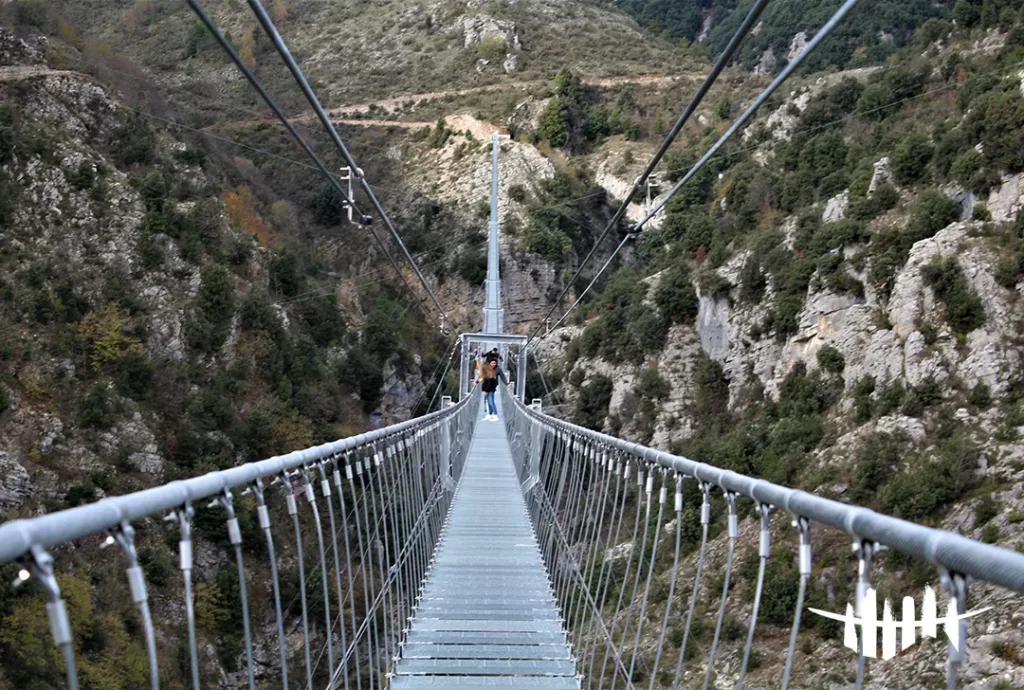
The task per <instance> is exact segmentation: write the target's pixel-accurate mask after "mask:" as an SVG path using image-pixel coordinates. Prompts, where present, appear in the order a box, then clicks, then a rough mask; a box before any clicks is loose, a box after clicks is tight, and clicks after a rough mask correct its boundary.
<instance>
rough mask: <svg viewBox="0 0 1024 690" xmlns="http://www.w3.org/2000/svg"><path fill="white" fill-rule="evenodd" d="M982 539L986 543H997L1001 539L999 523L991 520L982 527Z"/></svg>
mask: <svg viewBox="0 0 1024 690" xmlns="http://www.w3.org/2000/svg"><path fill="white" fill-rule="evenodd" d="M981 540H982V541H983V542H985V543H986V544H995V543H996V542H997V541H999V525H997V524H995V523H992V522H990V523H988V524H987V525H985V526H984V527H982V528H981Z"/></svg>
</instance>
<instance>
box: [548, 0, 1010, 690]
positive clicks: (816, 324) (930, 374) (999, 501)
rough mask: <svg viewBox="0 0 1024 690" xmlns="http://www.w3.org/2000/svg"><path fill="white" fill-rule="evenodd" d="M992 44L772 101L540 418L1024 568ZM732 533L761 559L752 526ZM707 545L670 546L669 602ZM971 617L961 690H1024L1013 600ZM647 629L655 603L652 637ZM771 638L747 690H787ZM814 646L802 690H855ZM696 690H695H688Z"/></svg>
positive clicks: (928, 652)
mask: <svg viewBox="0 0 1024 690" xmlns="http://www.w3.org/2000/svg"><path fill="white" fill-rule="evenodd" d="M1016 10H1019V4H1018V6H1017V7H1015V11H1016ZM994 28H995V27H994V26H990V27H984V26H976V27H974V28H965V27H963V26H955V25H953V24H952V23H943V22H940V23H939V24H937V25H936V24H932V25H929V26H925V27H922V28H921V29H919V30H918V31H917V33H916V34H915V36H914V37H913V38H912V40H911V43H910V46H911V47H908V48H906V49H904V50H902V51H899V52H897V53H896V55H895V57H894V58H893V59H892V60H890V61H889V63H888V64H887V65H886V66H885V67H884V68H880V69H875V70H857V71H850V72H847V73H838V74H831V75H824V76H817V75H811V76H808V77H807V78H806V79H805V80H803V81H802V82H797V83H796V84H794V85H793V86H792V87H791V88H789V89H788V90H787V94H786V97H785V99H779V100H778V101H776V102H775V103H773V104H771V106H770V107H769V108H768V109H767V110H766V111H765V112H764V113H763V114H762V115H761V117H760V118H759V120H758V124H755V125H754V126H753V127H752V128H751V129H750V131H749V132H748V133H747V134H746V135H745V136H744V137H743V140H741V141H735V142H733V143H732V144H730V145H729V146H728V147H727V148H726V151H725V153H724V155H722V156H721V157H718V158H716V159H713V160H712V161H711V163H710V164H709V166H708V168H707V169H706V170H705V171H704V172H703V173H701V174H699V175H697V176H696V177H695V178H694V180H693V183H692V185H691V186H688V187H684V188H683V191H682V192H681V193H680V195H679V196H678V197H677V198H676V199H675V200H674V201H673V202H672V204H671V205H670V206H669V209H668V212H667V213H666V215H665V216H664V217H663V218H662V219H661V222H660V225H658V226H657V229H656V230H655V229H654V228H652V229H649V230H647V231H645V233H644V235H643V236H642V238H641V239H640V240H639V241H637V242H636V243H635V245H634V246H633V248H632V252H631V253H630V254H629V255H628V256H627V257H626V258H624V259H623V261H622V263H621V268H620V269H619V270H618V271H617V272H616V273H614V275H612V276H611V277H610V278H609V279H608V280H607V281H606V283H605V285H604V289H603V292H602V293H601V294H600V295H599V296H596V297H594V298H593V300H592V301H591V302H590V303H589V307H588V308H586V309H583V310H581V313H580V314H579V315H578V318H577V322H576V323H575V324H573V325H570V326H567V327H565V328H563V329H560V330H559V331H556V332H555V333H554V334H552V335H551V336H549V337H548V338H547V339H546V341H545V343H546V345H545V347H546V348H547V351H546V352H545V353H543V354H542V355H540V357H541V359H542V360H545V361H547V362H548V364H549V365H550V366H551V371H552V374H553V377H552V378H554V379H555V380H559V381H561V385H560V386H559V389H558V394H559V396H561V399H562V400H563V401H564V403H563V404H562V405H561V406H556V407H555V408H554V409H556V410H560V413H561V414H566V415H570V416H573V417H575V418H576V419H577V420H578V421H579V422H580V423H583V424H585V425H587V426H590V427H592V428H596V429H604V430H606V431H608V432H610V433H614V434H617V435H621V436H624V437H626V438H629V439H633V440H637V441H639V442H645V443H651V444H653V445H655V446H660V447H664V448H670V449H673V450H675V451H676V452H680V453H683V454H686V455H687V456H689V457H693V458H696V459H700V460H702V461H705V462H710V463H712V464H714V465H716V466H720V467H724V468H728V469H732V470H735V471H738V472H742V473H744V474H748V475H753V476H759V477H764V478H766V479H769V480H771V481H775V482H782V483H786V484H788V485H795V486H798V487H801V488H804V489H806V490H808V491H813V492H815V493H819V494H821V495H825V496H830V497H834V498H837V499H839V500H844V501H847V502H852V503H857V504H861V505H867V506H869V507H873V508H876V509H879V510H882V511H884V512H886V513H888V514H892V515H897V516H901V517H905V518H908V519H912V520H915V521H919V522H925V523H928V524H934V525H938V526H941V527H944V528H947V529H952V530H956V531H959V532H961V533H963V534H966V535H968V536H971V537H973V538H977V539H981V540H983V541H986V542H989V543H996V544H999V545H1001V546H1004V547H1007V548H1011V549H1017V550H1024V531H1022V529H1021V525H1020V523H1021V522H1022V520H1024V466H1022V464H1021V452H1022V447H1021V433H1022V431H1024V429H1022V427H1021V422H1022V421H1024V417H1022V415H1021V410H1022V396H1021V369H1020V364H1021V361H1022V359H1024V342H1022V340H1021V335H1020V334H1021V326H1022V322H1024V306H1022V305H1024V303H1022V301H1021V299H1022V294H1024V293H1022V284H1024V282H1022V281H1024V269H1022V267H1024V263H1022V259H1021V257H1022V249H1021V247H1022V244H1021V243H1022V239H1021V238H1022V231H1021V228H1022V225H1024V216H1022V214H1021V209H1022V207H1024V197H1022V196H1021V190H1022V182H1021V175H1022V173H1024V159H1022V158H1021V156H1020V151H1021V139H1020V137H1021V131H1022V129H1021V125H1022V124H1024V119H1022V118H1024V98H1022V91H1021V89H1022V86H1021V75H1020V67H1021V59H1022V58H1024V52H1022V48H1021V45H1022V40H1021V37H1022V36H1024V33H1022V31H1021V29H1020V23H1019V20H1015V21H1014V24H1013V27H1012V29H1011V30H1010V31H1009V32H1006V33H1002V32H998V31H994V30H993V29H994ZM752 95H753V91H752V90H750V89H749V88H747V89H742V88H737V89H734V90H733V91H732V92H730V93H726V94H722V92H721V91H716V93H715V96H714V97H715V98H722V99H723V101H722V102H723V103H725V105H724V106H723V107H722V109H721V112H719V113H716V112H714V111H710V112H709V111H705V112H703V113H700V114H699V119H700V122H701V124H702V125H703V126H696V127H694V128H692V129H690V130H689V132H688V134H687V135H686V137H685V139H686V140H685V142H684V143H683V146H682V147H681V149H680V151H679V152H678V153H673V154H672V156H670V159H669V161H668V164H667V165H666V169H665V171H664V172H665V175H666V177H667V178H668V179H670V180H671V179H677V178H678V177H679V176H680V175H681V173H682V171H685V170H687V169H688V167H689V166H690V165H691V164H692V162H693V161H694V160H695V159H696V156H697V155H698V154H699V153H700V152H702V151H703V150H704V149H705V148H706V147H707V146H708V145H709V144H710V143H711V142H712V141H713V140H714V139H715V138H716V137H717V135H718V134H719V133H720V132H721V131H723V129H724V124H725V122H723V121H727V119H728V117H727V116H728V114H729V111H730V109H732V111H733V112H735V106H736V105H739V106H742V104H744V103H746V102H749V100H750V99H751V98H752ZM616 146H617V147H620V150H621V147H622V146H624V145H623V144H621V143H617V144H616ZM591 156H592V160H593V159H596V160H599V161H601V164H602V170H603V174H604V175H605V176H606V177H607V178H608V179H609V180H610V181H617V182H618V184H619V186H620V187H623V186H624V183H625V182H627V181H628V179H629V177H628V173H627V172H626V171H629V168H630V166H629V165H625V164H624V163H623V159H624V158H625V154H624V153H618V152H616V153H614V154H612V155H607V154H606V152H604V151H600V150H599V151H598V152H596V153H594V154H591ZM629 160H632V158H631V157H630V159H629ZM616 166H618V167H619V168H620V172H619V174H618V175H616V174H615V171H614V169H615V167H616ZM630 172H631V171H630ZM609 185H611V182H609ZM643 205H644V204H643V203H642V202H641V203H640V204H639V206H640V207H641V208H638V209H636V210H635V211H634V213H641V212H642V206H643ZM690 499H691V500H690V503H689V505H690V506H691V507H690V508H689V509H688V510H689V511H690V514H689V515H685V514H684V518H685V519H686V520H688V522H687V524H696V512H695V511H696V510H697V506H696V504H697V503H699V498H698V497H697V496H696V495H691V496H690ZM717 514H718V515H719V518H718V519H719V520H722V517H721V516H722V510H721V506H719V508H718V509H717ZM784 523H786V520H785V519H784V518H779V519H778V520H777V522H776V528H777V530H778V532H777V538H778V540H779V543H780V544H781V545H782V546H780V547H779V553H778V554H775V555H773V559H775V558H777V559H778V562H779V566H778V567H779V568H780V570H779V572H778V573H776V576H774V577H772V578H770V583H769V585H768V587H769V590H768V591H771V592H772V594H771V597H772V600H773V602H774V603H776V604H781V605H782V608H781V609H778V611H784V610H788V607H791V606H792V605H793V602H794V601H795V596H796V593H795V590H793V588H792V587H791V586H790V585H792V584H793V580H792V578H791V576H792V574H793V571H792V563H793V560H792V559H793V546H792V545H793V544H794V540H793V538H792V532H791V530H789V529H787V526H786V524H784ZM719 524H721V523H719ZM744 524H745V525H746V526H747V527H746V529H749V530H750V531H749V533H748V534H749V536H748V537H747V538H746V544H747V545H748V546H750V547H751V548H753V546H752V545H754V544H755V543H756V539H755V538H754V533H755V532H756V528H757V524H756V520H754V519H752V518H751V517H749V516H748V518H747V519H746V521H745V523H744ZM698 538H699V535H697V534H696V533H695V532H688V533H687V542H688V544H687V547H686V552H687V553H689V554H690V555H689V556H688V560H687V561H686V566H687V567H686V569H685V570H684V572H687V573H689V574H688V575H687V576H686V578H685V579H684V582H685V583H686V584H684V589H685V587H686V586H688V582H689V581H690V578H692V573H693V569H694V566H695V562H694V556H693V554H692V552H693V550H694V549H695V548H696V540H697V539H698ZM662 539H668V536H667V535H665V534H663V535H662ZM817 539H820V541H818V542H816V543H815V552H816V553H817V554H819V556H818V557H816V560H815V565H814V568H815V569H814V573H815V578H814V579H813V580H812V586H811V591H810V595H809V596H810V597H811V599H812V601H813V600H817V601H819V602H821V604H822V606H821V607H820V608H828V609H832V610H835V608H836V606H840V607H841V606H842V603H843V602H844V601H846V600H847V599H848V598H849V597H850V596H851V594H850V592H849V590H848V589H847V587H848V584H849V582H852V567H854V566H855V563H853V562H851V559H850V558H849V557H845V556H843V555H841V554H843V552H845V551H846V549H847V548H848V544H846V543H844V541H843V540H842V539H841V538H840V537H839V536H838V535H829V534H827V533H826V534H821V535H819V536H818V537H817ZM620 546H621V545H620ZM724 549H725V543H724V537H723V536H722V534H721V532H720V533H719V536H718V537H717V538H716V539H715V540H714V541H713V544H712V547H711V556H710V558H711V563H712V564H713V565H712V566H711V572H712V573H717V574H718V575H717V576H718V577H720V576H721V575H720V573H721V568H722V564H723V555H724ZM623 551H628V549H623ZM739 558H740V559H741V560H743V559H746V562H748V570H747V573H748V575H747V576H745V577H744V576H741V577H740V580H739V582H738V583H737V584H736V591H735V592H734V593H732V594H730V602H733V603H732V604H731V606H734V608H730V609H729V611H730V615H731V616H733V617H734V618H733V623H732V624H731V625H733V631H732V632H730V633H727V637H728V638H729V640H730V641H727V642H726V644H725V648H724V650H723V652H722V654H723V656H721V657H720V658H721V663H720V664H719V665H718V667H717V668H716V674H717V677H718V679H719V680H720V682H722V683H724V684H734V683H735V679H736V675H737V674H738V671H739V658H740V657H739V655H740V652H741V650H742V641H743V639H744V633H745V630H744V627H743V625H744V623H743V621H744V620H745V617H746V616H747V615H748V614H749V602H750V601H751V599H752V596H753V594H752V587H753V582H752V579H751V577H750V576H751V575H752V573H753V570H751V569H750V567H749V564H750V563H753V557H752V556H750V557H748V556H745V555H743V554H741V555H740V556H739ZM668 565H669V564H668V563H665V562H663V561H659V563H658V567H659V568H667V566H668ZM876 567H877V571H876V576H877V582H878V583H879V584H878V588H879V591H880V592H885V594H884V596H887V597H889V596H891V597H893V598H894V599H895V598H897V597H899V596H903V595H904V594H915V593H916V592H918V591H919V589H920V588H921V587H922V586H924V585H925V584H929V583H931V584H933V585H934V583H935V582H936V578H937V576H936V574H935V573H934V571H932V570H931V569H930V568H929V567H928V566H927V564H924V563H917V562H914V561H913V560H909V561H908V559H900V558H895V557H893V558H891V559H889V558H884V559H882V560H881V561H880V562H879V563H878V564H876ZM665 576H666V573H664V572H662V574H661V577H665ZM712 577H715V576H714V575H713V576H712ZM717 591H718V590H717V589H716V587H714V586H710V587H707V588H706V590H705V594H704V595H703V596H702V597H701V598H700V603H699V606H698V611H699V615H698V618H699V619H701V622H700V623H698V624H697V625H698V628H697V630H698V633H695V634H696V635H697V640H696V642H694V648H693V649H692V651H689V650H688V652H687V653H688V654H690V653H693V652H696V653H697V656H696V658H698V659H700V658H702V657H701V655H703V654H706V653H707V651H708V647H709V644H710V640H709V639H708V635H706V634H705V633H707V631H708V630H709V629H711V628H712V627H713V625H714V622H713V621H714V616H715V614H716V608H717V602H718V594H717ZM972 595H973V596H974V597H977V599H976V600H977V601H978V602H988V603H991V604H992V605H993V606H994V611H995V613H992V614H991V617H990V618H986V619H984V620H981V621H978V622H976V623H975V624H972V626H971V634H972V637H973V638H974V639H975V640H976V641H975V642H974V643H973V646H972V647H971V657H970V658H971V661H970V665H969V667H968V672H967V682H966V683H965V686H964V687H969V688H993V687H999V688H1012V687H1017V686H1018V685H1019V684H1020V683H1021V681H1022V679H1024V669H1022V668H1021V665H1020V661H1019V659H1018V658H1017V657H1016V655H1015V654H1014V653H1007V652H1006V645H1013V644H1016V643H1017V642H1016V641H1017V640H1018V637H1017V633H1016V628H1015V626H1016V623H1015V622H1014V619H1013V617H1012V615H1011V614H1010V613H1009V612H1012V611H1015V610H1019V598H1016V597H1011V596H1007V595H1006V593H1004V592H998V591H994V590H993V589H992V588H986V587H984V586H979V587H976V588H974V589H973V590H972ZM675 606H676V608H675V610H677V611H678V610H680V609H684V608H685V599H680V601H678V602H676V604H675ZM663 612H664V607H663V606H662V605H661V604H660V602H659V605H657V606H655V607H654V609H653V610H652V611H651V612H650V625H651V626H652V627H655V628H656V627H657V626H658V624H659V621H660V618H659V616H661V615H663ZM785 621H786V617H785V616H781V617H777V618H774V619H771V618H770V619H769V620H767V621H765V622H766V623H767V625H766V626H765V627H764V628H759V630H761V631H762V634H763V637H762V638H761V640H762V641H761V643H760V645H757V644H755V649H759V650H761V653H763V654H764V656H763V657H762V658H761V659H760V660H759V662H760V665H761V667H760V668H759V669H758V670H757V671H756V673H755V675H754V676H752V679H753V682H755V684H756V685H755V686H756V687H771V686H773V685H775V684H777V682H778V680H779V677H780V675H781V668H780V667H779V664H778V663H777V658H778V654H777V651H778V650H779V649H781V648H782V647H783V646H784V644H785V636H786V630H785V628H784V626H783V625H781V624H784V623H785ZM808 626H809V627H810V628H812V629H814V630H815V631H816V632H815V634H814V635H812V636H809V637H808V641H807V642H805V643H804V646H803V648H802V649H803V651H802V652H801V654H800V655H798V656H799V658H798V660H797V664H798V668H800V670H801V673H802V674H806V673H809V674H810V678H811V680H810V681H801V682H807V683H808V685H807V686H808V687H817V686H819V685H816V684H820V685H823V686H826V687H827V686H829V685H830V684H834V685H833V686H838V687H846V686H847V684H848V683H849V676H848V674H847V672H846V671H845V670H839V671H837V670H836V669H837V668H838V669H846V668H847V667H846V666H844V665H843V664H844V659H845V660H846V661H847V662H851V659H852V657H850V656H849V655H848V654H847V653H846V652H845V650H843V648H842V646H841V644H840V640H838V639H836V634H837V630H836V629H833V628H830V627H828V626H824V627H818V625H817V624H816V623H814V622H813V621H812V622H809V623H808ZM701 630H703V631H704V632H703V633H701V632H700V631H701ZM676 639H677V640H681V636H679V637H677V638H676ZM649 648H650V642H647V643H642V647H641V653H642V654H643V653H647V651H648V650H649ZM673 651H675V652H676V653H678V651H679V650H678V648H677V649H675V650H673ZM943 653H944V652H943V650H942V649H938V646H936V647H929V648H927V649H925V650H922V651H921V652H920V653H919V654H914V655H906V656H905V657H903V658H901V659H900V660H898V661H894V662H892V663H887V664H886V665H884V666H883V665H878V666H874V667H872V671H871V673H872V678H871V680H870V682H869V687H875V688H892V687H908V688H911V687H913V688H917V687H932V686H933V685H934V684H936V683H939V682H940V679H939V675H938V673H939V669H941V663H942V655H943ZM851 663H852V662H851ZM702 672H703V669H702V668H701V667H699V665H698V666H697V667H696V668H695V670H693V671H691V672H690V673H691V674H696V675H695V676H688V677H692V678H693V679H695V681H696V682H698V683H699V682H700V680H701V678H700V676H701V675H702ZM804 677H805V678H806V675H805V676H804ZM723 687H724V685H723Z"/></svg>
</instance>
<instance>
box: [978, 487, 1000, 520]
mask: <svg viewBox="0 0 1024 690" xmlns="http://www.w3.org/2000/svg"><path fill="white" fill-rule="evenodd" d="M1000 512H1002V506H1000V505H999V503H998V502H997V501H996V500H995V499H994V498H992V494H984V495H983V496H982V497H981V498H979V499H978V502H977V503H975V504H974V526H975V527H981V526H982V525H984V524H985V523H987V522H988V521H989V520H991V519H992V518H994V517H995V516H996V515H999V513H1000Z"/></svg>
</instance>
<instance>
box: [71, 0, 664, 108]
mask: <svg viewBox="0 0 1024 690" xmlns="http://www.w3.org/2000/svg"><path fill="white" fill-rule="evenodd" d="M56 6H57V8H58V9H59V10H60V11H61V13H62V14H64V15H65V16H66V17H67V18H68V20H69V21H70V22H71V23H72V24H73V25H74V26H76V27H78V28H79V29H81V30H82V31H84V32H86V33H88V34H89V35H91V36H94V37H96V38H97V39H99V40H101V41H103V42H104V43H106V44H107V45H116V46H118V50H119V52H123V53H124V54H125V55H126V56H128V57H130V58H131V59H132V60H133V61H134V62H136V63H137V64H139V65H140V66H142V67H144V68H146V69H147V70H149V71H151V72H152V73H153V74H154V75H155V77H156V78H157V79H158V80H160V81H161V82H163V83H165V84H166V85H167V86H168V87H171V93H172V95H174V96H177V97H180V98H181V99H183V100H187V99H188V97H189V92H190V91H193V90H196V89H199V90H207V91H209V92H211V93H218V94H220V95H221V96H224V95H230V96H231V97H232V98H238V97H241V101H240V102H246V101H247V100H249V99H250V98H251V95H250V94H249V93H248V86H247V85H243V84H241V83H239V80H238V78H237V76H236V75H235V74H234V70H233V68H232V67H231V66H230V65H227V64H226V61H225V59H224V56H223V55H222V53H221V51H220V49H219V48H217V47H215V46H213V45H212V44H211V40H210V39H209V38H208V37H207V36H206V35H205V33H204V30H203V29H202V27H199V26H197V24H196V21H195V17H194V16H193V15H192V13H191V12H190V11H189V9H188V7H187V6H186V5H185V4H184V3H156V2H153V1H152V0H133V2H127V1H122V2H117V3H107V2H82V3H80V2H69V3H57V4H56ZM268 8H269V9H270V10H271V11H272V12H273V14H274V16H275V17H276V18H277V19H278V20H279V21H280V23H281V28H282V33H283V34H284V36H285V39H286V40H287V41H288V42H289V44H290V45H291V47H292V49H293V51H294V52H295V54H296V55H297V56H299V57H300V58H301V59H302V61H303V63H304V65H305V66H306V68H307V70H308V73H309V75H310V77H311V78H312V79H313V80H314V81H315V83H316V85H317V87H318V89H319V91H320V94H321V96H322V98H323V99H324V100H325V102H326V103H327V104H328V105H330V106H340V105H345V104H349V103H360V102H363V101H367V100H370V99H381V98H387V97H391V96H398V95H402V94H407V93H420V92H424V91H437V90H442V89H460V88H466V87H471V86H475V85H481V84H492V83H504V82H510V81H521V80H536V79H538V78H547V77H550V76H551V75H552V74H553V73H554V72H555V71H557V69H558V68H559V67H561V66H562V65H564V64H569V65H571V66H573V67H575V68H578V69H579V70H581V71H582V72H584V73H585V74H587V75H589V76H594V77H602V76H615V75H622V74H636V73H651V72H654V73H659V72H664V71H669V70H670V69H671V68H672V67H673V66H674V62H673V60H674V58H675V53H674V50H673V47H672V46H671V44H669V43H667V42H665V41H663V40H661V39H658V38H655V37H651V36H649V35H647V34H645V33H644V32H642V31H641V30H640V29H639V28H638V27H637V26H636V24H635V23H633V22H632V21H631V20H629V18H628V17H626V16H625V15H624V14H622V13H621V12H618V11H616V10H614V9H610V8H607V7H604V6H602V5H600V4H593V3H582V2H575V1H573V0H545V1H543V2H541V1H537V0H520V1H519V2H483V1H481V0H468V1H467V0H440V1H436V2H424V3H418V2H417V3H408V2H401V1H398V0H391V1H388V2H365V1H361V0H351V1H348V2H342V3H339V2H324V1H322V0H318V1H316V2H302V3H298V2H292V1H291V0H275V2H273V3H268ZM208 9H209V11H210V12H212V13H213V16H214V17H215V19H216V20H217V21H218V23H219V24H220V25H221V26H222V27H223V28H224V30H225V31H228V32H229V33H230V35H231V36H232V37H233V39H234V40H235V41H236V43H237V44H238V45H239V47H240V50H241V51H242V53H243V55H244V56H245V57H246V59H247V60H248V61H250V62H251V64H252V65H253V66H255V67H256V69H257V72H258V73H259V74H260V76H261V77H262V78H264V79H266V80H267V83H268V85H270V86H271V87H277V86H281V85H283V84H285V83H286V82H285V81H284V80H285V79H286V75H285V73H284V72H283V70H282V68H281V66H280V61H279V60H278V59H277V58H276V56H275V55H273V54H272V50H273V49H272V46H271V45H270V44H269V41H268V40H267V39H266V37H265V36H263V35H262V33H261V32H260V31H259V30H258V28H257V26H256V23H255V19H254V18H253V17H252V13H251V12H250V11H249V9H248V8H247V7H246V6H245V3H238V2H229V3H226V4H213V5H211V6H210V7H209V8H208ZM281 91H285V89H281ZM212 100H213V101H214V102H213V103H212V105H214V106H216V100H217V99H212ZM293 104H297V101H295V102H294V103H293ZM209 105H211V104H204V106H206V107H204V111H205V112H206V115H208V116H209V115H211V114H212V113H211V112H210V107H208V106H209Z"/></svg>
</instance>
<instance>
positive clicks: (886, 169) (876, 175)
mask: <svg viewBox="0 0 1024 690" xmlns="http://www.w3.org/2000/svg"><path fill="white" fill-rule="evenodd" d="M885 182H892V167H891V165H890V163H889V156H882V157H881V158H879V159H878V160H877V161H876V162H875V166H874V172H872V174H871V182H869V183H868V196H871V195H872V194H874V193H875V190H876V189H878V185H880V184H883V183H885Z"/></svg>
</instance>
